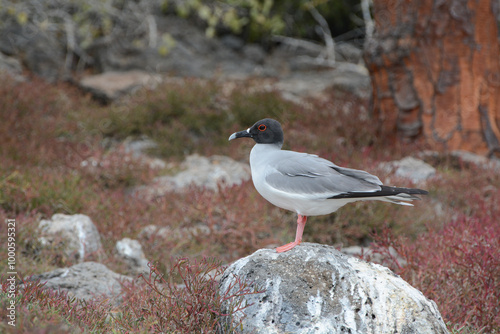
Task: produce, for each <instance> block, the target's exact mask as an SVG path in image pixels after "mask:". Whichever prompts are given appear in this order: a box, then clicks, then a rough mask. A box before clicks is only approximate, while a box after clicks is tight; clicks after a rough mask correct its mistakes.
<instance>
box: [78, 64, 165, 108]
mask: <svg viewBox="0 0 500 334" xmlns="http://www.w3.org/2000/svg"><path fill="white" fill-rule="evenodd" d="M159 82H161V77H160V76H159V75H154V74H150V73H147V72H144V71H139V70H135V71H125V72H106V73H102V74H96V75H90V76H87V77H84V78H83V79H82V80H80V87H81V88H83V89H85V90H87V91H89V92H91V93H92V95H93V96H94V97H95V98H96V99H98V100H101V101H103V102H105V103H109V102H112V101H113V100H116V99H117V98H119V97H120V96H123V95H125V94H127V93H132V92H134V91H135V90H137V89H139V88H141V87H144V86H146V87H150V88H153V87H155V86H156V85H157V84H158V83H159Z"/></svg>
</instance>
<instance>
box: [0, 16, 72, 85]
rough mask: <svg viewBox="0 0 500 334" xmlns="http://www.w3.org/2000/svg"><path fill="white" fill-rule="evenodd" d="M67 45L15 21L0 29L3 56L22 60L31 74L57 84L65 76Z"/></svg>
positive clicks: (37, 29) (42, 31)
mask: <svg viewBox="0 0 500 334" xmlns="http://www.w3.org/2000/svg"><path fill="white" fill-rule="evenodd" d="M63 49H64V43H61V41H60V40H58V38H57V36H55V34H51V33H50V32H49V31H44V30H43V29H40V28H39V27H37V26H35V25H34V24H32V23H29V22H28V23H26V24H23V25H20V24H19V23H17V22H16V21H15V20H13V19H12V18H9V22H4V24H3V25H2V27H1V28H0V52H3V53H4V54H6V55H10V56H12V57H14V58H17V59H19V60H20V61H21V62H22V63H23V64H24V65H25V66H26V68H28V69H29V70H30V71H32V72H33V73H35V74H37V75H39V76H41V77H42V78H44V79H46V80H48V81H51V82H54V81H57V80H59V79H61V78H62V77H63V75H64V71H65V69H64V65H62V64H64V51H63Z"/></svg>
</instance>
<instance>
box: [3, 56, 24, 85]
mask: <svg viewBox="0 0 500 334" xmlns="http://www.w3.org/2000/svg"><path fill="white" fill-rule="evenodd" d="M2 72H5V73H7V74H9V75H10V76H11V77H12V78H13V79H15V80H16V81H18V82H21V81H24V80H25V79H24V77H23V76H22V74H23V68H22V66H21V62H20V61H19V60H18V59H16V58H13V57H8V56H6V55H4V54H3V53H1V52H0V73H2Z"/></svg>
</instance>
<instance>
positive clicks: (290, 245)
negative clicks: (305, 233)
mask: <svg viewBox="0 0 500 334" xmlns="http://www.w3.org/2000/svg"><path fill="white" fill-rule="evenodd" d="M298 245H300V241H299V242H296V241H292V242H289V243H287V244H286V245H283V246H280V247H277V248H276V252H278V253H283V252H286V251H289V250H290V249H292V248H293V247H295V246H298Z"/></svg>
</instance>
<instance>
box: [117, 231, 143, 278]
mask: <svg viewBox="0 0 500 334" xmlns="http://www.w3.org/2000/svg"><path fill="white" fill-rule="evenodd" d="M115 249H116V252H117V254H118V256H119V257H120V258H122V259H123V260H124V261H125V262H126V263H127V265H128V267H129V269H130V270H131V271H132V272H134V273H139V274H141V273H147V272H149V267H148V260H147V259H146V256H145V255H144V252H143V251H142V246H141V244H140V243H139V241H137V240H133V239H129V238H123V239H122V240H120V241H118V242H117V243H116V246H115Z"/></svg>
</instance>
